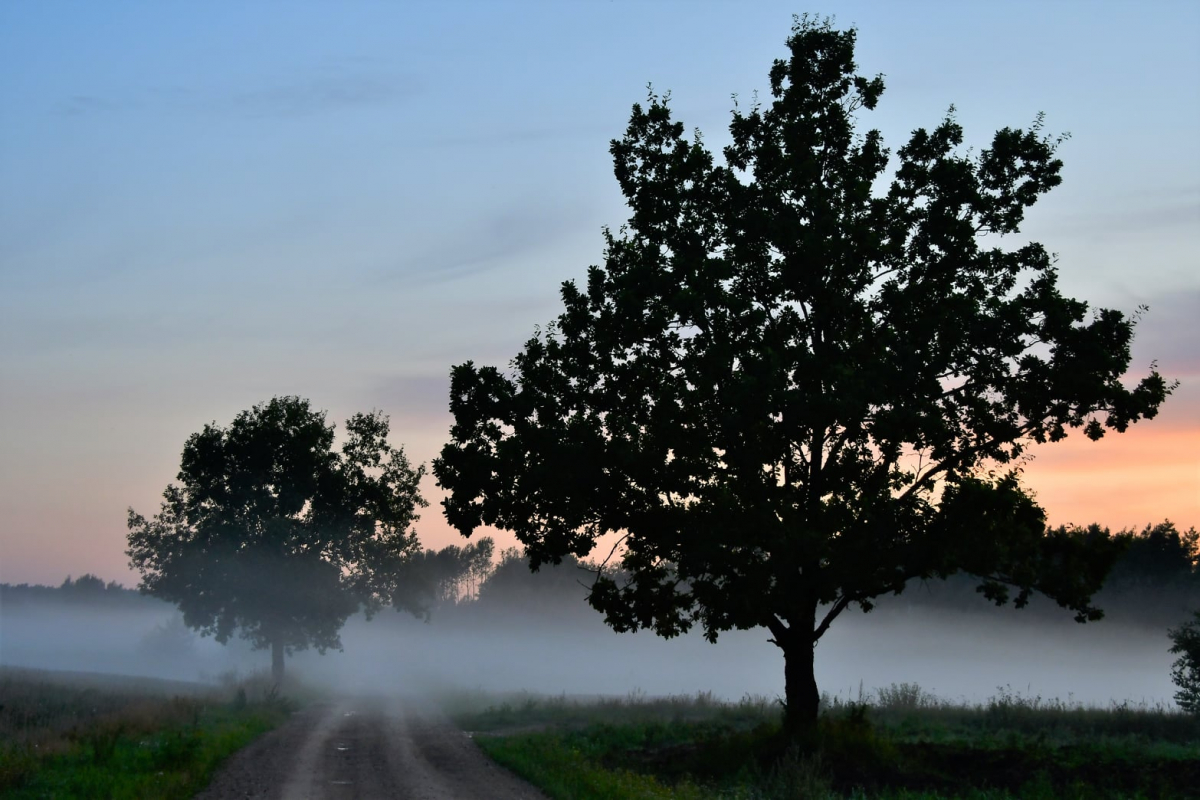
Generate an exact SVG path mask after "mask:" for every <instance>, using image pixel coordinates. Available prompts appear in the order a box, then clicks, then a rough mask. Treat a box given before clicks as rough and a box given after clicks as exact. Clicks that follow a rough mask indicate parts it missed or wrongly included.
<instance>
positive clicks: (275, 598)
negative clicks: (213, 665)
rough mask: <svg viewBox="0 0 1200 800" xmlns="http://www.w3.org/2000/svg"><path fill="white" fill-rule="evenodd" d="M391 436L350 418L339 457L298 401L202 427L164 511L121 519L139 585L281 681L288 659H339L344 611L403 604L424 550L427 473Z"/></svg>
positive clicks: (377, 422) (371, 417) (371, 422)
mask: <svg viewBox="0 0 1200 800" xmlns="http://www.w3.org/2000/svg"><path fill="white" fill-rule="evenodd" d="M388 430H389V429H388V419H387V417H386V416H384V415H383V414H381V413H378V412H373V413H370V414H356V415H354V416H353V417H351V418H350V420H349V421H348V422H347V423H346V442H345V444H344V445H343V446H342V450H341V452H340V453H338V452H336V451H334V449H333V443H334V426H333V425H327V424H326V423H325V412H323V411H314V410H313V409H312V408H311V407H310V406H309V402H308V401H307V400H303V399H301V398H298V397H276V398H274V399H272V400H271V401H270V402H268V403H263V404H260V405H257V406H254V408H252V409H251V410H249V411H243V412H242V413H240V414H238V416H237V417H236V418H235V419H234V421H233V423H232V424H231V425H230V426H229V427H228V428H221V427H219V426H218V425H216V424H215V423H214V424H211V425H206V426H205V427H204V430H203V431H201V432H200V433H195V434H192V436H191V437H189V438H188V440H187V443H186V444H185V445H184V448H183V458H182V462H181V466H180V470H179V475H178V477H177V480H178V481H179V484H178V485H175V484H171V485H169V486H167V489H166V491H165V492H163V504H162V509H161V511H160V512H159V513H158V514H157V515H155V516H154V517H153V518H152V519H146V518H145V517H143V516H142V515H140V514H138V513H136V512H135V511H134V510H133V509H132V508H131V509H129V520H128V524H129V549H128V550H127V551H126V552H127V554H128V555H129V558H130V564H131V565H132V566H133V567H134V568H135V569H137V570H138V572H140V573H141V576H142V580H141V583H140V584H139V586H138V588H139V589H140V590H141V591H142V592H143V593H145V594H149V595H153V596H155V597H159V598H161V599H163V600H167V601H168V602H172V603H175V604H177V605H178V606H179V609H180V611H182V612H183V619H184V622H185V623H187V625H188V626H190V627H192V628H196V629H197V630H199V631H200V632H201V633H203V634H204V635H209V634H211V635H214V636H215V637H216V639H217V641H219V642H222V643H224V642H226V641H228V639H229V637H230V636H231V635H232V634H233V633H234V631H237V630H240V632H241V636H242V637H243V638H245V639H248V640H249V641H250V642H251V643H252V644H253V645H254V646H255V647H256V648H266V647H270V648H271V668H272V675H273V677H274V679H275V680H276V681H277V682H278V681H280V680H282V678H283V660H284V654H285V652H291V651H294V650H301V649H304V648H307V647H309V646H314V647H316V648H317V650H318V651H319V652H322V653H324V652H325V650H326V649H328V648H340V647H341V639H340V637H339V635H338V632H339V631H340V630H341V627H342V625H343V624H344V623H345V621H346V619H347V618H348V617H349V616H350V615H351V614H353V613H354V612H356V611H357V610H358V609H359V608H360V607H362V608H365V609H366V611H367V613H368V615H369V614H371V613H372V612H374V611H376V610H378V609H379V608H380V607H381V606H382V605H383V603H385V602H390V601H392V599H393V598H395V597H399V593H398V592H397V586H396V580H397V576H398V575H399V574H400V572H401V567H402V566H403V564H404V563H405V561H407V560H408V559H409V558H410V557H411V555H412V554H413V553H414V552H416V551H418V550H419V545H418V542H417V537H416V533H415V532H414V531H413V530H412V524H413V523H414V522H415V521H416V520H417V514H416V509H417V508H419V507H423V506H425V505H427V503H426V502H425V500H424V499H423V498H422V497H421V495H420V492H419V490H418V484H419V482H420V480H421V476H422V475H424V473H425V469H424V467H423V466H418V467H416V468H413V467H412V466H410V465H409V463H408V460H407V459H406V458H405V456H404V451H403V449H402V448H393V447H392V446H391V445H390V444H388V441H387V437H388Z"/></svg>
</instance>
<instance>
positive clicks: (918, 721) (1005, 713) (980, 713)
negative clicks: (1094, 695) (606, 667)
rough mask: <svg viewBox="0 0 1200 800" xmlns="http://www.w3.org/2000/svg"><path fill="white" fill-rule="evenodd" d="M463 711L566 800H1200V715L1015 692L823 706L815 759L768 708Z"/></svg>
mask: <svg viewBox="0 0 1200 800" xmlns="http://www.w3.org/2000/svg"><path fill="white" fill-rule="evenodd" d="M450 713H451V714H452V715H453V716H454V717H455V718H456V720H457V722H458V723H459V725H461V726H462V727H463V728H464V730H467V731H469V732H471V734H472V735H473V736H474V737H475V739H476V741H478V743H479V745H480V747H481V748H482V749H483V750H484V751H485V752H486V753H488V754H489V755H490V756H491V757H492V758H494V759H495V760H496V761H497V762H499V763H501V764H503V765H504V766H506V767H508V768H509V769H511V770H513V771H514V772H516V773H517V774H519V775H521V776H523V777H525V778H526V779H527V780H529V781H530V782H532V783H534V784H536V785H538V786H540V787H541V788H542V789H543V790H544V791H545V792H546V793H547V794H548V795H549V796H551V797H554V798H561V799H563V800H566V799H567V798H570V799H571V800H583V799H584V798H613V797H623V798H697V799H699V798H729V799H731V800H732V799H733V798H745V799H746V800H750V799H751V798H762V799H763V800H768V799H772V798H797V797H828V798H859V797H862V798H866V797H887V798H948V797H967V798H1059V797H1066V798H1159V797H1163V798H1166V797H1200V718H1198V717H1195V716H1189V715H1185V714H1183V713H1180V712H1178V711H1176V710H1174V709H1169V708H1163V707H1157V706H1154V707H1147V706H1131V705H1129V704H1121V705H1113V706H1110V707H1107V708H1096V707H1086V706H1082V705H1079V704H1073V703H1065V702H1061V701H1057V700H1052V701H1045V700H1043V699H1042V698H1040V697H1030V696H1023V695H1021V694H1020V693H1018V692H1014V691H1012V690H1011V689H1001V690H999V692H998V693H997V694H996V695H995V696H994V697H992V698H991V699H989V700H988V701H987V702H985V703H979V704H953V703H948V702H945V701H943V700H940V699H938V698H936V697H933V696H930V695H928V694H927V693H925V692H923V691H922V690H921V689H920V688H919V687H918V686H916V685H913V684H897V685H893V686H891V687H889V688H887V689H883V690H880V691H879V692H876V693H873V694H871V695H870V696H861V697H859V698H858V699H857V700H855V701H848V700H842V699H836V698H828V697H826V698H824V702H823V710H822V716H821V725H820V728H821V744H820V747H819V750H818V751H817V752H815V753H811V754H805V755H800V754H798V753H797V752H796V751H794V750H791V749H789V748H788V747H787V745H786V743H785V741H784V740H783V738H782V736H781V733H780V710H779V707H778V705H777V704H775V703H772V702H768V701H766V700H764V699H761V698H746V699H744V700H743V701H741V702H740V703H721V702H717V701H715V700H714V699H713V698H712V697H711V696H708V695H703V694H702V695H699V696H697V697H672V698H647V697H642V696H637V695H634V696H631V697H629V698H624V699H593V700H581V699H568V698H565V697H558V698H553V697H551V698H540V697H534V696H515V697H508V698H502V699H497V700H496V701H494V702H492V703H491V704H487V705H485V704H483V703H481V702H480V700H479V698H475V699H474V700H473V702H464V701H463V699H461V698H460V699H459V701H458V703H457V705H456V706H453V707H451V708H450Z"/></svg>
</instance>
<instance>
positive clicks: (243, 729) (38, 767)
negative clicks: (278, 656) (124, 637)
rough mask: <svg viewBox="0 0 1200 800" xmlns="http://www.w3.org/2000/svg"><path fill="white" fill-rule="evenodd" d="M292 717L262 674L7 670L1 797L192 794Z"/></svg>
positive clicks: (0, 707) (0, 693)
mask: <svg viewBox="0 0 1200 800" xmlns="http://www.w3.org/2000/svg"><path fill="white" fill-rule="evenodd" d="M290 710H291V709H290V708H289V703H288V702H287V701H285V700H283V699H282V698H281V697H280V696H279V695H278V693H277V692H276V691H275V690H274V689H273V688H272V686H271V685H270V684H269V683H268V682H267V681H265V680H264V679H262V678H259V677H251V678H248V679H245V680H238V679H237V678H236V676H228V677H227V678H226V679H225V680H224V681H223V682H222V686H221V687H219V688H213V687H205V686H200V685H197V684H187V683H176V682H172V681H156V680H151V679H145V678H124V677H114V676H102V675H94V674H84V673H53V672H41V671H33V670H20V669H10V668H0V795H3V796H4V797H7V798H44V797H78V798H175V797H179V798H184V797H191V796H192V795H193V794H195V793H196V791H197V790H199V789H200V788H202V787H203V786H204V785H205V784H207V782H208V780H209V777H210V776H211V774H212V772H213V770H214V769H215V768H216V767H217V765H219V764H220V763H221V762H222V761H223V760H224V759H225V758H226V757H227V756H229V755H230V754H231V753H233V752H234V751H236V750H238V749H239V748H241V747H243V746H245V745H246V744H247V743H249V742H250V741H251V740H252V739H254V738H255V737H256V736H258V735H260V734H262V733H264V732H265V731H267V730H270V729H271V728H273V727H275V726H276V725H278V724H279V723H280V722H282V721H283V720H284V719H285V718H286V717H287V716H288V714H289V713H290Z"/></svg>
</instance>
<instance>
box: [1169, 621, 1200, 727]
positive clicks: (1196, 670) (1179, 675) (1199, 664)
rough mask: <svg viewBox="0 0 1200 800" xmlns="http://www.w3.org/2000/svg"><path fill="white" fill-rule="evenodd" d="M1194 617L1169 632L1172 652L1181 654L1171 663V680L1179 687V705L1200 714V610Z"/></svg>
mask: <svg viewBox="0 0 1200 800" xmlns="http://www.w3.org/2000/svg"><path fill="white" fill-rule="evenodd" d="M1194 617H1195V618H1194V619H1193V620H1192V621H1191V622H1185V623H1184V624H1182V625H1180V626H1179V627H1178V628H1175V629H1173V630H1171V631H1170V633H1169V635H1170V637H1171V642H1172V647H1171V652H1172V653H1178V654H1179V658H1177V659H1175V663H1174V664H1172V665H1171V680H1172V681H1173V682H1174V683H1175V685H1176V686H1178V687H1179V691H1178V692H1176V693H1175V702H1176V703H1178V704H1179V707H1180V708H1182V709H1183V710H1184V711H1187V712H1188V713H1191V714H1200V611H1197V612H1195V615H1194Z"/></svg>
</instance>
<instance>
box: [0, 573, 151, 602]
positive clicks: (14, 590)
mask: <svg viewBox="0 0 1200 800" xmlns="http://www.w3.org/2000/svg"><path fill="white" fill-rule="evenodd" d="M41 604H47V605H50V604H60V605H61V604H71V605H81V606H97V607H103V608H116V607H120V608H131V607H145V608H153V607H158V606H165V605H166V603H164V602H163V601H162V600H158V599H156V598H153V597H147V596H146V595H143V594H141V593H140V592H138V590H137V589H127V588H125V587H124V586H122V585H121V584H119V583H117V582H116V581H111V582H109V583H105V582H104V581H103V580H102V579H100V578H98V577H97V576H95V575H92V574H86V573H85V574H83V575H80V576H79V577H78V578H76V579H72V578H71V576H69V575H68V576H67V579H66V580H64V581H63V582H62V583H61V584H59V585H58V586H42V585H40V584H28V583H18V584H15V585H14V584H10V583H0V607H4V608H16V607H20V606H23V605H41Z"/></svg>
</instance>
